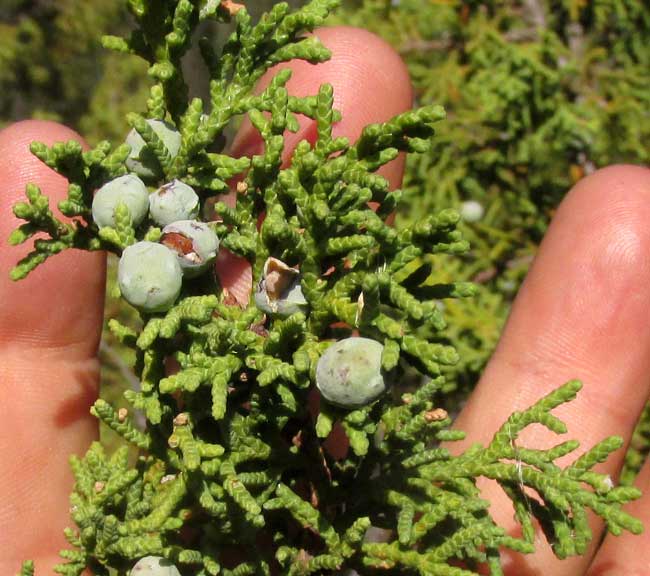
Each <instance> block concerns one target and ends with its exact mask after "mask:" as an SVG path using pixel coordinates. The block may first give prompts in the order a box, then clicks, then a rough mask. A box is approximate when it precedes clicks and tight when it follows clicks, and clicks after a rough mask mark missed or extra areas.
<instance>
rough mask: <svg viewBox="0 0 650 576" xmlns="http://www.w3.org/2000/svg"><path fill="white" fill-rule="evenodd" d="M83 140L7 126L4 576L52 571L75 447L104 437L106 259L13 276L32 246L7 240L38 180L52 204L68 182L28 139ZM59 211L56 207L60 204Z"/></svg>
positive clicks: (55, 262)
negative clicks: (95, 407)
mask: <svg viewBox="0 0 650 576" xmlns="http://www.w3.org/2000/svg"><path fill="white" fill-rule="evenodd" d="M71 139H75V140H81V139H80V137H79V136H78V135H77V134H76V133H75V132H73V131H71V130H69V129H67V128H65V127H63V126H60V125H58V124H55V123H52V122H36V121H28V122H21V123H18V124H14V125H13V126H10V127H8V128H6V129H5V130H3V131H1V132H0V180H1V181H2V183H3V188H2V196H1V197H0V239H1V240H0V242H2V244H4V247H3V248H2V249H1V250H0V388H1V389H2V397H3V399H4V410H3V413H4V416H3V418H4V419H3V430H4V432H3V433H2V434H0V454H2V459H0V494H2V495H3V497H2V499H0V550H2V553H1V554H0V573H2V574H15V573H16V572H17V571H18V569H19V566H20V563H21V562H22V561H23V560H26V559H30V558H33V559H36V560H37V562H38V565H39V569H40V570H41V571H42V573H44V574H47V573H51V569H52V566H53V565H54V563H55V562H56V554H57V553H58V550H60V549H61V548H63V547H65V541H64V539H63V536H62V530H63V528H64V527H65V526H66V525H67V524H69V512H68V507H69V494H70V489H71V487H72V477H71V474H70V472H69V469H68V457H69V455H70V454H71V453H74V454H82V453H83V452H84V451H85V450H86V448H87V447H88V444H89V443H90V442H91V440H92V439H94V438H95V437H96V433H97V424H96V420H95V419H94V418H93V417H92V416H90V414H89V412H88V410H89V407H90V405H91V403H92V401H93V400H94V399H95V398H96V395H97V381H98V375H99V371H98V363H97V361H96V358H95V354H96V352H97V346H98V342H99V338H100V334H101V326H102V309H103V296H104V286H105V279H104V257H103V255H101V254H90V253H85V252H79V251H76V250H75V251H66V252H64V253H62V254H59V255H57V256H54V257H53V258H52V259H51V260H49V261H47V262H46V263H45V264H43V265H42V266H40V267H39V268H38V269H36V270H35V271H34V272H32V273H31V274H30V275H29V276H28V277H27V278H26V279H25V280H23V281H20V282H12V281H11V280H10V279H9V271H10V270H11V268H12V267H13V266H14V265H15V264H16V262H17V261H18V260H19V259H20V258H21V257H23V256H24V255H25V254H26V253H27V252H28V251H29V247H27V246H21V247H8V246H7V245H6V242H7V238H8V236H9V234H10V232H11V230H13V229H14V228H16V227H17V226H18V225H19V224H21V223H22V221H19V220H18V219H17V218H15V217H14V216H13V214H12V206H13V204H14V203H16V202H18V201H24V200H25V185H26V184H27V183H28V182H33V183H36V184H38V185H39V186H40V187H41V189H42V191H43V193H44V194H46V195H48V196H49V197H50V198H51V203H50V204H51V206H52V207H55V206H56V202H57V200H60V199H62V198H63V197H65V195H66V190H67V183H66V181H65V180H64V178H62V177H61V176H59V175H57V174H55V173H54V172H53V171H52V170H50V169H49V168H47V167H46V166H45V165H44V164H43V163H42V162H40V160H38V159H37V158H35V157H34V156H32V155H31V154H30V152H29V143H30V142H32V141H33V140H39V141H41V142H45V143H47V144H52V143H54V142H57V141H65V140H71ZM54 211H55V213H56V212H57V211H56V210H54Z"/></svg>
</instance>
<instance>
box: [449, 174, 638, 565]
mask: <svg viewBox="0 0 650 576" xmlns="http://www.w3.org/2000/svg"><path fill="white" fill-rule="evenodd" d="M649 218H650V171H648V170H646V169H644V168H639V167H633V166H616V167H612V168H608V169H604V170H601V171H599V172H597V173H595V174H594V175H592V176H590V177H588V178H586V179H585V180H583V181H582V182H580V183H579V184H578V185H577V186H576V187H575V188H574V189H573V190H572V191H571V192H570V193H569V194H568V196H567V198H566V199H565V200H564V202H562V204H561V206H560V208H559V209H558V212H557V214H556V216H555V218H554V220H553V222H552V224H551V226H550V228H549V231H548V234H547V235H546V238H545V239H544V241H543V243H542V245H541V247H540V251H539V254H538V256H537V258H536V260H535V262H534V264H533V266H532V268H531V270H530V272H529V274H528V277H527V278H526V281H525V282H524V284H523V286H522V288H521V290H520V293H519V294H518V296H517V299H516V301H515V303H514V306H513V309H512V313H511V316H510V318H509V320H508V323H507V325H506V328H505V330H504V334H503V336H502V339H501V341H500V343H499V345H498V347H497V350H496V351H495V353H494V356H493V358H492V360H491V361H490V363H489V365H488V367H487V369H486V371H485V373H484V375H483V378H482V379H481V381H480V383H479V385H478V387H477V389H476V391H475V392H474V394H472V396H471V399H470V400H469V402H468V404H467V406H466V407H465V409H464V410H463V412H462V414H461V415H460V417H459V419H458V422H457V425H458V427H459V428H460V429H462V430H465V431H467V433H468V439H467V442H465V443H464V445H463V446H464V447H466V446H467V445H468V443H469V442H476V441H478V442H481V443H483V444H486V443H488V442H489V440H490V438H491V436H492V434H493V433H494V432H495V431H496V430H497V428H498V427H499V426H500V425H501V424H502V423H503V422H504V421H505V420H506V419H507V418H508V416H509V415H510V414H511V413H512V412H513V411H516V410H521V409H524V408H526V407H528V406H530V405H531V404H533V403H534V402H535V401H536V400H538V399H539V398H540V397H542V396H544V395H546V394H547V393H549V392H550V391H551V390H553V389H555V388H556V387H558V386H559V385H560V384H562V383H564V382H566V381H567V380H569V379H572V378H578V379H580V380H582V381H583V383H584V388H583V390H582V391H581V393H580V395H579V396H578V399H577V400H576V401H575V402H572V403H570V404H569V405H565V406H562V407H560V408H559V409H557V410H556V411H555V414H556V415H558V416H559V417H561V418H562V419H563V420H564V421H565V422H567V424H568V428H569V432H568V435H567V437H570V438H576V439H579V440H580V441H581V444H582V446H583V447H584V448H585V449H586V448H588V447H590V446H592V445H593V444H595V443H597V442H599V441H600V440H602V439H603V438H605V437H606V436H609V435H612V434H617V435H621V436H623V437H624V438H625V439H629V437H630V435H631V433H632V429H633V427H634V424H635V421H636V419H637V417H638V415H639V413H640V412H641V410H642V408H643V405H644V402H645V400H646V399H647V397H648V376H647V375H648V373H649V372H648V371H649V369H650V330H649V329H648V326H647V319H648V309H649V308H650V290H648V286H649V285H650V263H649V261H648V258H647V254H648V250H650V228H649V227H648V226H647V222H648V219H649ZM557 442H558V439H557V437H554V435H552V434H550V433H549V432H548V431H547V430H546V429H543V428H542V427H532V428H531V429H528V430H527V431H526V432H525V434H523V435H522V436H521V440H518V444H519V445H521V446H530V447H536V448H537V447H543V446H547V447H548V446H550V445H552V444H554V443H557ZM622 456H623V451H619V452H617V453H616V454H615V455H613V456H612V457H611V458H610V459H609V460H608V462H607V463H606V465H604V466H603V468H602V470H603V471H606V472H608V473H611V474H613V475H615V474H616V473H617V472H618V470H619V468H620V465H621V458H622ZM569 458H572V457H569ZM485 492H486V495H487V497H488V498H489V499H490V500H492V501H493V506H492V510H493V511H494V512H495V515H496V517H497V519H498V520H499V521H500V523H501V525H503V526H505V527H506V528H509V529H511V530H514V521H513V519H512V508H511V507H510V506H508V505H507V503H506V501H505V498H504V497H503V495H502V493H501V492H500V490H499V489H498V487H496V485H494V484H492V485H489V486H487V487H486V489H485ZM599 530H600V527H598V528H597V529H596V532H595V538H594V542H598V531H599ZM588 561H589V558H588V557H587V558H579V559H573V560H567V561H565V562H561V563H560V562H557V561H556V560H555V557H554V556H553V554H552V552H551V549H550V548H549V547H548V545H546V544H540V550H539V552H538V553H537V554H535V555H534V556H532V557H526V559H525V560H523V561H521V562H518V563H517V564H516V565H513V566H515V567H513V568H511V569H512V574H518V575H520V576H524V575H529V574H530V575H532V574H538V573H541V574H554V575H557V576H563V575H568V574H572V575H573V574H582V573H583V572H584V568H585V563H586V562H588Z"/></svg>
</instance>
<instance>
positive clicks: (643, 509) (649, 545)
mask: <svg viewBox="0 0 650 576" xmlns="http://www.w3.org/2000/svg"><path fill="white" fill-rule="evenodd" d="M635 484H636V486H637V487H638V488H639V489H640V490H641V491H642V492H643V496H642V497H641V498H640V499H639V500H637V501H635V502H632V503H631V504H629V505H628V506H626V507H625V511H626V512H628V513H630V514H632V515H633V516H635V517H636V518H638V519H639V520H641V522H643V525H644V526H645V527H646V529H645V532H644V533H643V534H641V535H639V536H634V535H632V534H629V533H628V532H624V533H623V534H621V535H620V536H611V535H608V536H607V537H606V538H605V541H604V542H603V545H602V546H601V547H600V549H599V550H598V554H596V557H595V558H594V561H593V563H592V565H591V566H590V567H589V571H588V572H587V576H644V575H647V574H648V573H650V558H648V554H647V551H648V550H650V530H648V527H649V526H650V494H649V493H648V492H649V491H650V461H646V463H645V465H644V466H643V468H642V469H641V472H640V474H639V477H638V478H637V480H636V482H635Z"/></svg>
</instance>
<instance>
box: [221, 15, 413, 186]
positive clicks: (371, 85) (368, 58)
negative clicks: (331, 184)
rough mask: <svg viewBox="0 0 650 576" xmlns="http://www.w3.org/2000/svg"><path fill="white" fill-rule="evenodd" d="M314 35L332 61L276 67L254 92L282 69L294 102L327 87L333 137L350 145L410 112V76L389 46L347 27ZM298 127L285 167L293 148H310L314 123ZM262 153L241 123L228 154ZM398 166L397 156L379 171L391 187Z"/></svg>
mask: <svg viewBox="0 0 650 576" xmlns="http://www.w3.org/2000/svg"><path fill="white" fill-rule="evenodd" d="M314 34H315V35H316V36H317V37H318V38H319V39H320V40H321V42H322V43H323V44H324V45H325V46H326V47H327V48H329V50H330V51H331V53H332V57H331V59H330V60H328V61H326V62H323V63H320V64H316V65H314V64H310V63H309V62H306V61H304V60H293V61H291V62H287V63H284V64H280V65H278V66H275V67H273V68H272V69H271V70H269V71H268V72H267V73H266V74H265V75H264V77H263V78H262V80H261V81H260V84H259V87H258V90H263V89H264V87H266V86H267V85H268V83H269V82H270V80H271V78H273V77H274V76H275V75H276V74H277V72H278V71H279V70H281V69H286V68H290V69H291V70H292V72H293V74H292V76H291V79H290V80H289V82H288V84H287V88H288V90H289V93H290V94H291V95H293V96H297V97H304V96H311V95H314V94H316V93H317V92H318V89H319V87H320V86H321V85H322V84H325V83H329V84H331V85H332V86H333V88H334V107H335V108H336V109H337V110H339V111H340V112H341V114H342V120H341V121H340V122H338V123H337V124H336V125H335V126H334V130H333V134H334V136H335V137H339V136H345V137H347V138H349V139H350V140H351V141H352V142H354V141H355V140H356V139H357V138H358V137H359V135H360V134H361V131H362V130H363V128H364V127H365V126H366V125H367V124H371V123H376V122H385V121H387V120H389V119H391V118H392V117H393V116H396V115H397V114H400V113H402V112H404V111H406V110H408V109H410V108H411V105H412V102H413V88H412V85H411V81H410V78H409V72H408V69H407V67H406V64H404V62H403V60H402V59H401V57H400V56H399V54H398V53H397V52H396V51H395V49H394V48H393V47H392V46H390V44H388V43H387V42H386V41H384V40H383V39H382V38H380V37H379V36H377V35H375V34H373V33H371V32H368V31H367V30H363V29H360V28H354V27H349V26H337V27H331V28H319V29H317V30H316V31H315V32H314ZM299 121H300V129H299V130H298V132H297V133H290V132H288V133H287V134H286V140H285V161H287V160H288V156H289V155H290V153H291V151H292V150H293V149H294V148H295V146H296V145H297V144H298V142H300V141H301V140H308V141H311V142H313V141H314V139H315V137H316V130H315V127H314V122H313V120H310V119H307V118H305V117H300V118H299ZM261 147H262V143H261V140H260V136H259V134H258V133H257V131H256V130H255V129H253V127H252V126H251V125H250V123H249V122H245V123H244V124H243V126H242V129H241V130H240V132H239V134H238V135H237V137H236V138H235V141H234V142H233V147H232V150H233V154H234V155H235V156H242V155H246V156H251V155H253V154H258V153H259V151H260V150H261ZM403 162H404V159H403V157H402V156H400V158H398V159H397V160H395V161H393V162H391V163H390V164H388V165H386V166H384V167H383V168H382V169H381V171H380V173H381V174H382V175H383V176H384V177H386V178H387V179H388V181H389V182H390V184H391V186H392V187H397V186H399V185H400V182H401V177H402V172H403Z"/></svg>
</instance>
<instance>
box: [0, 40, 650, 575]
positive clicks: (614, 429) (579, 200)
mask: <svg viewBox="0 0 650 576" xmlns="http://www.w3.org/2000/svg"><path fill="white" fill-rule="evenodd" d="M317 34H318V36H319V37H320V38H321V39H322V40H323V41H324V42H325V44H326V45H327V46H328V47H330V48H331V49H332V51H333V59H332V60H331V61H330V62H327V63H324V64H320V65H318V66H311V65H308V64H305V63H303V62H296V63H292V64H291V68H293V70H294V77H293V79H292V80H291V82H290V84H289V88H290V91H291V92H292V93H294V94H296V95H305V94H314V93H315V92H316V90H317V88H318V85H319V84H320V83H322V82H331V83H332V84H333V85H334V88H335V95H336V107H337V108H339V109H340V110H342V112H343V118H344V120H343V121H342V122H341V123H340V124H339V125H338V126H337V127H336V129H335V133H336V135H346V136H348V137H350V138H352V139H354V138H356V137H357V136H358V134H359V133H360V130H361V128H362V127H363V126H364V125H365V124H367V123H369V122H377V121H383V120H387V119H388V118H390V117H392V116H393V115H395V114H397V113H399V112H401V111H403V110H407V109H409V108H410V106H411V102H412V91H411V87H410V84H409V79H408V74H407V71H406V69H405V66H404V64H403V63H402V61H401V60H400V58H399V56H398V55H397V54H396V53H395V52H394V51H393V50H392V49H391V48H390V47H389V46H388V45H387V44H385V43H384V42H383V41H382V40H380V39H378V38H377V37H375V36H372V35H371V34H369V33H367V32H364V31H362V30H356V29H351V28H332V29H325V30H319V31H318V32H317ZM267 81H268V78H267ZM314 135H315V127H314V125H313V123H303V125H302V128H301V131H300V133H299V134H297V135H289V145H290V146H291V145H295V143H297V142H298V141H299V140H300V139H303V138H305V137H307V138H311V139H313V137H314ZM71 138H74V139H78V140H79V141H81V138H80V137H79V136H78V135H77V134H75V133H74V132H72V131H71V130H69V129H68V128H65V127H63V126H60V125H57V124H54V123H51V122H40V121H26V122H21V123H18V124H15V125H13V126H10V127H8V128H6V129H5V130H3V131H2V132H0V176H1V181H2V182H3V188H2V194H1V195H0V238H7V237H8V235H9V233H10V231H11V230H12V229H13V228H15V227H16V226H17V225H18V224H19V222H18V220H17V219H16V218H15V217H14V216H13V214H12V212H11V206H12V205H13V204H14V203H15V202H16V201H19V200H21V199H22V198H23V194H24V188H25V184H26V183H28V182H37V183H39V185H41V187H42V189H43V191H44V192H45V193H46V194H47V195H48V196H50V197H51V198H52V199H60V198H62V197H64V195H65V182H64V180H63V179H62V178H61V177H59V176H57V175H56V174H55V173H53V172H52V171H51V170H49V169H48V168H47V167H46V166H44V165H43V164H41V163H40V162H39V161H38V160H37V159H36V158H34V157H33V156H31V155H30V153H29V151H28V144H29V143H30V142H31V141H33V140H40V141H42V142H46V143H48V144H51V143H53V142H56V141H61V140H68V139H71ZM259 146H260V142H259V139H258V138H257V137H256V135H255V133H254V131H253V130H251V128H250V126H244V127H243V128H242V132H241V133H240V134H239V135H238V137H237V140H236V142H235V144H234V152H235V154H251V153H255V151H256V150H258V149H259ZM402 170H403V159H398V160H397V161H395V162H393V163H392V164H391V165H389V166H387V167H385V168H384V170H383V173H384V175H385V176H386V177H387V178H388V179H389V180H390V182H391V184H392V185H393V186H397V185H399V182H400V179H401V175H402ZM54 204H55V202H52V205H54ZM649 221H650V171H649V170H646V169H644V168H640V167H635V166H613V167H610V168H606V169H604V170H600V171H598V172H596V173H595V174H593V175H591V176H589V177H587V178H585V179H584V180H582V181H581V182H579V183H578V184H577V185H576V186H575V187H574V188H573V189H572V190H571V191H570V192H569V193H568V195H567V196H566V199H565V200H564V201H563V203H562V204H561V206H560V207H559V209H558V211H557V213H556V216H555V218H554V220H553V222H552V224H551V227H550V229H549V231H548V234H547V236H546V238H545V239H544V241H543V243H542V245H541V248H540V251H539V254H538V256H537V258H536V260H535V262H534V264H533V266H532V268H531V270H530V273H529V274H528V277H527V279H526V281H525V282H524V284H523V286H522V288H521V290H520V292H519V294H518V296H517V299H516V302H515V304H514V307H513V310H512V313H511V316H510V319H509V321H508V323H507V325H506V328H505V330H504V333H503V336H502V339H501V341H500V343H499V346H498V348H497V350H496V352H495V353H494V356H493V358H492V360H491V361H490V364H489V366H488V367H487V369H486V371H485V374H484V376H483V378H482V379H481V381H480V383H479V385H478V388H477V389H476V391H475V393H474V394H473V395H472V397H471V399H470V400H469V402H468V404H467V405H466V407H465V409H464V410H463V412H462V414H461V415H460V417H459V419H458V422H457V426H458V427H459V428H461V429H463V430H465V431H466V432H467V433H468V440H467V441H466V442H464V443H463V444H462V445H458V446H455V447H454V450H456V451H457V452H458V451H459V450H461V449H463V448H466V447H467V446H469V444H470V443H471V442H477V441H478V442H486V441H488V440H489V438H490V436H491V435H492V434H493V433H494V431H496V429H497V428H498V427H499V425H500V424H501V423H502V422H503V421H504V420H505V419H506V418H507V416H508V415H509V414H510V413H511V412H512V411H513V410H517V409H521V408H525V407H527V406H529V405H530V404H531V403H533V402H534V401H535V400H537V399H538V398H539V397H541V396H542V395H544V394H546V393H547V392H549V391H550V390H551V389H553V388H555V387H557V386H558V385H560V384H561V383H563V382H565V381H566V380H568V379H571V378H579V379H581V380H583V382H584V385H585V386H584V389H583V391H582V392H581V393H580V395H579V396H578V400H577V401H576V402H573V403H571V404H570V405H568V406H565V407H563V408H562V409H560V410H558V411H557V414H558V415H559V416H560V417H562V418H563V419H564V420H565V421H566V422H568V424H569V433H568V435H567V437H571V438H577V439H579V440H580V441H581V442H582V445H583V446H585V447H588V446H590V445H593V444H594V443H595V442H598V441H599V440H601V439H602V438H604V437H605V436H608V435H610V434H619V435H621V436H623V437H624V438H625V439H626V441H627V440H629V438H630V435H631V433H632V429H633V426H634V423H635V420H636V419H637V417H638V415H639V413H640V411H641V409H642V407H643V405H644V403H645V401H646V400H647V398H648V387H649V385H650V382H649V378H648V374H649V373H650V329H648V322H647V320H648V310H649V309H650V290H648V288H647V287H648V286H650V260H649V259H648V257H647V255H648V254H649V253H650V227H648V225H647V223H648V222H649ZM25 252H26V248H25V247H20V248H11V249H9V248H7V247H6V246H5V247H4V248H2V249H1V250H0V302H2V304H3V306H2V307H1V308H0V388H1V390H2V398H3V399H4V410H3V429H4V430H5V433H4V434H0V454H2V458H1V459H0V494H2V496H3V497H2V498H1V499H0V550H2V554H1V557H0V573H1V574H15V573H16V572H17V571H18V569H19V566H20V564H21V562H22V560H24V559H27V558H32V559H34V560H35V561H36V566H37V573H38V574H49V573H52V567H53V566H54V565H55V564H56V563H57V561H58V556H57V553H58V550H59V549H61V548H63V547H65V541H64V539H63V536H62V530H63V528H64V527H65V526H66V525H68V524H69V523H70V521H69V515H68V506H69V504H68V495H69V493H70V489H71V486H72V476H71V473H70V471H69V468H68V464H67V460H68V455H69V454H71V453H74V454H78V455H82V454H83V453H84V452H85V450H86V449H87V447H88V445H89V443H90V442H91V441H92V440H94V439H96V438H97V423H96V420H95V419H94V418H93V417H92V416H90V415H89V413H88V409H89V407H90V405H91V404H92V402H93V400H94V398H95V397H96V395H97V386H98V376H99V364H98V361H97V356H96V354H97V347H98V343H99V338H100V334H101V325H102V305H103V295H104V285H105V284H104V282H105V267H104V266H105V264H104V258H103V256H102V255H101V254H89V253H85V252H83V253H82V252H72V251H69V252H65V253H63V254H61V255H58V256H56V257H55V258H53V259H52V260H51V261H49V262H48V263H47V264H46V265H45V266H42V267H39V268H38V269H37V270H36V271H35V272H34V273H32V274H31V275H30V276H29V277H28V278H27V280H25V281H23V282H20V283H13V282H11V281H10V280H9V271H10V269H11V267H12V266H13V265H14V263H15V262H16V261H17V259H18V258H19V257H20V256H21V255H22V254H24V253H25ZM219 266H220V274H221V276H222V279H223V280H224V283H225V284H226V285H227V286H228V287H229V289H230V290H231V292H232V293H233V294H235V295H236V296H239V297H241V296H242V295H243V294H245V293H246V292H247V291H248V290H250V285H251V279H250V271H249V269H248V267H247V266H246V265H245V264H244V263H242V262H235V261H233V260H232V257H230V256H228V255H222V256H221V257H220V264H219ZM80 310H82V311H83V313H82V314H79V311H80ZM547 441H548V435H546V434H544V433H543V432H542V431H539V430H537V429H535V430H533V431H531V432H530V433H529V434H527V435H526V436H525V437H523V438H522V440H521V443H522V444H528V443H529V444H534V445H542V446H543V445H546V444H547ZM622 455H623V451H620V452H618V453H617V454H616V455H614V456H613V457H612V458H610V459H609V460H608V462H607V463H606V464H604V465H603V466H602V467H601V471H606V472H608V473H609V474H611V475H612V477H613V478H616V476H617V474H618V472H619V471H620V468H621V457H622ZM649 484H650V470H649V469H648V467H647V465H646V468H644V470H643V471H642V474H641V476H640V477H639V479H638V485H639V487H640V488H641V489H642V490H644V492H645V493H646V495H645V496H644V497H642V498H641V499H640V500H639V501H637V502H635V503H633V504H632V505H630V506H628V507H627V510H628V511H629V512H631V513H633V514H635V515H636V516H637V517H639V518H640V519H641V520H642V521H643V522H644V523H645V524H646V525H650V496H649V495H647V493H648V491H649V488H650V486H649ZM484 488H485V496H486V497H487V498H489V499H490V500H491V501H492V502H493V505H492V511H493V513H494V514H495V517H496V518H497V520H498V521H499V522H500V523H502V525H504V526H505V527H507V528H508V529H510V530H511V531H514V530H515V525H514V524H513V521H512V510H511V509H510V507H509V506H508V503H507V502H506V501H504V499H503V498H502V497H501V496H500V494H499V493H498V491H497V490H496V489H495V487H494V486H490V485H488V484H486V485H485V486H484ZM593 527H594V534H595V538H594V541H595V542H598V541H599V536H600V535H601V534H602V529H603V527H602V525H601V524H599V523H594V525H593ZM649 546H650V531H646V534H645V535H642V536H632V535H629V534H625V535H623V536H621V537H619V538H613V537H610V536H606V537H605V539H604V542H603V545H602V546H601V547H600V548H599V549H598V551H596V549H595V548H594V547H592V549H591V552H590V554H588V555H587V556H585V557H581V558H575V559H570V560H567V561H563V562H560V561H558V560H557V559H555V558H554V556H553V555H552V553H551V551H550V549H549V547H548V546H547V545H546V544H545V542H544V541H543V539H542V538H541V537H540V543H539V551H538V553H536V554H535V555H532V556H527V557H525V558H522V557H518V558H514V557H513V558H511V557H507V558H506V559H505V560H504V562H505V568H506V571H507V574H508V575H509V576H514V575H518V576H537V575H542V574H553V575H554V576H614V575H625V576H641V575H642V574H648V573H650V560H649V559H648V558H647V557H644V556H647V555H644V554H639V551H641V550H644V549H645V550H647V549H648V547H649Z"/></svg>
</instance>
